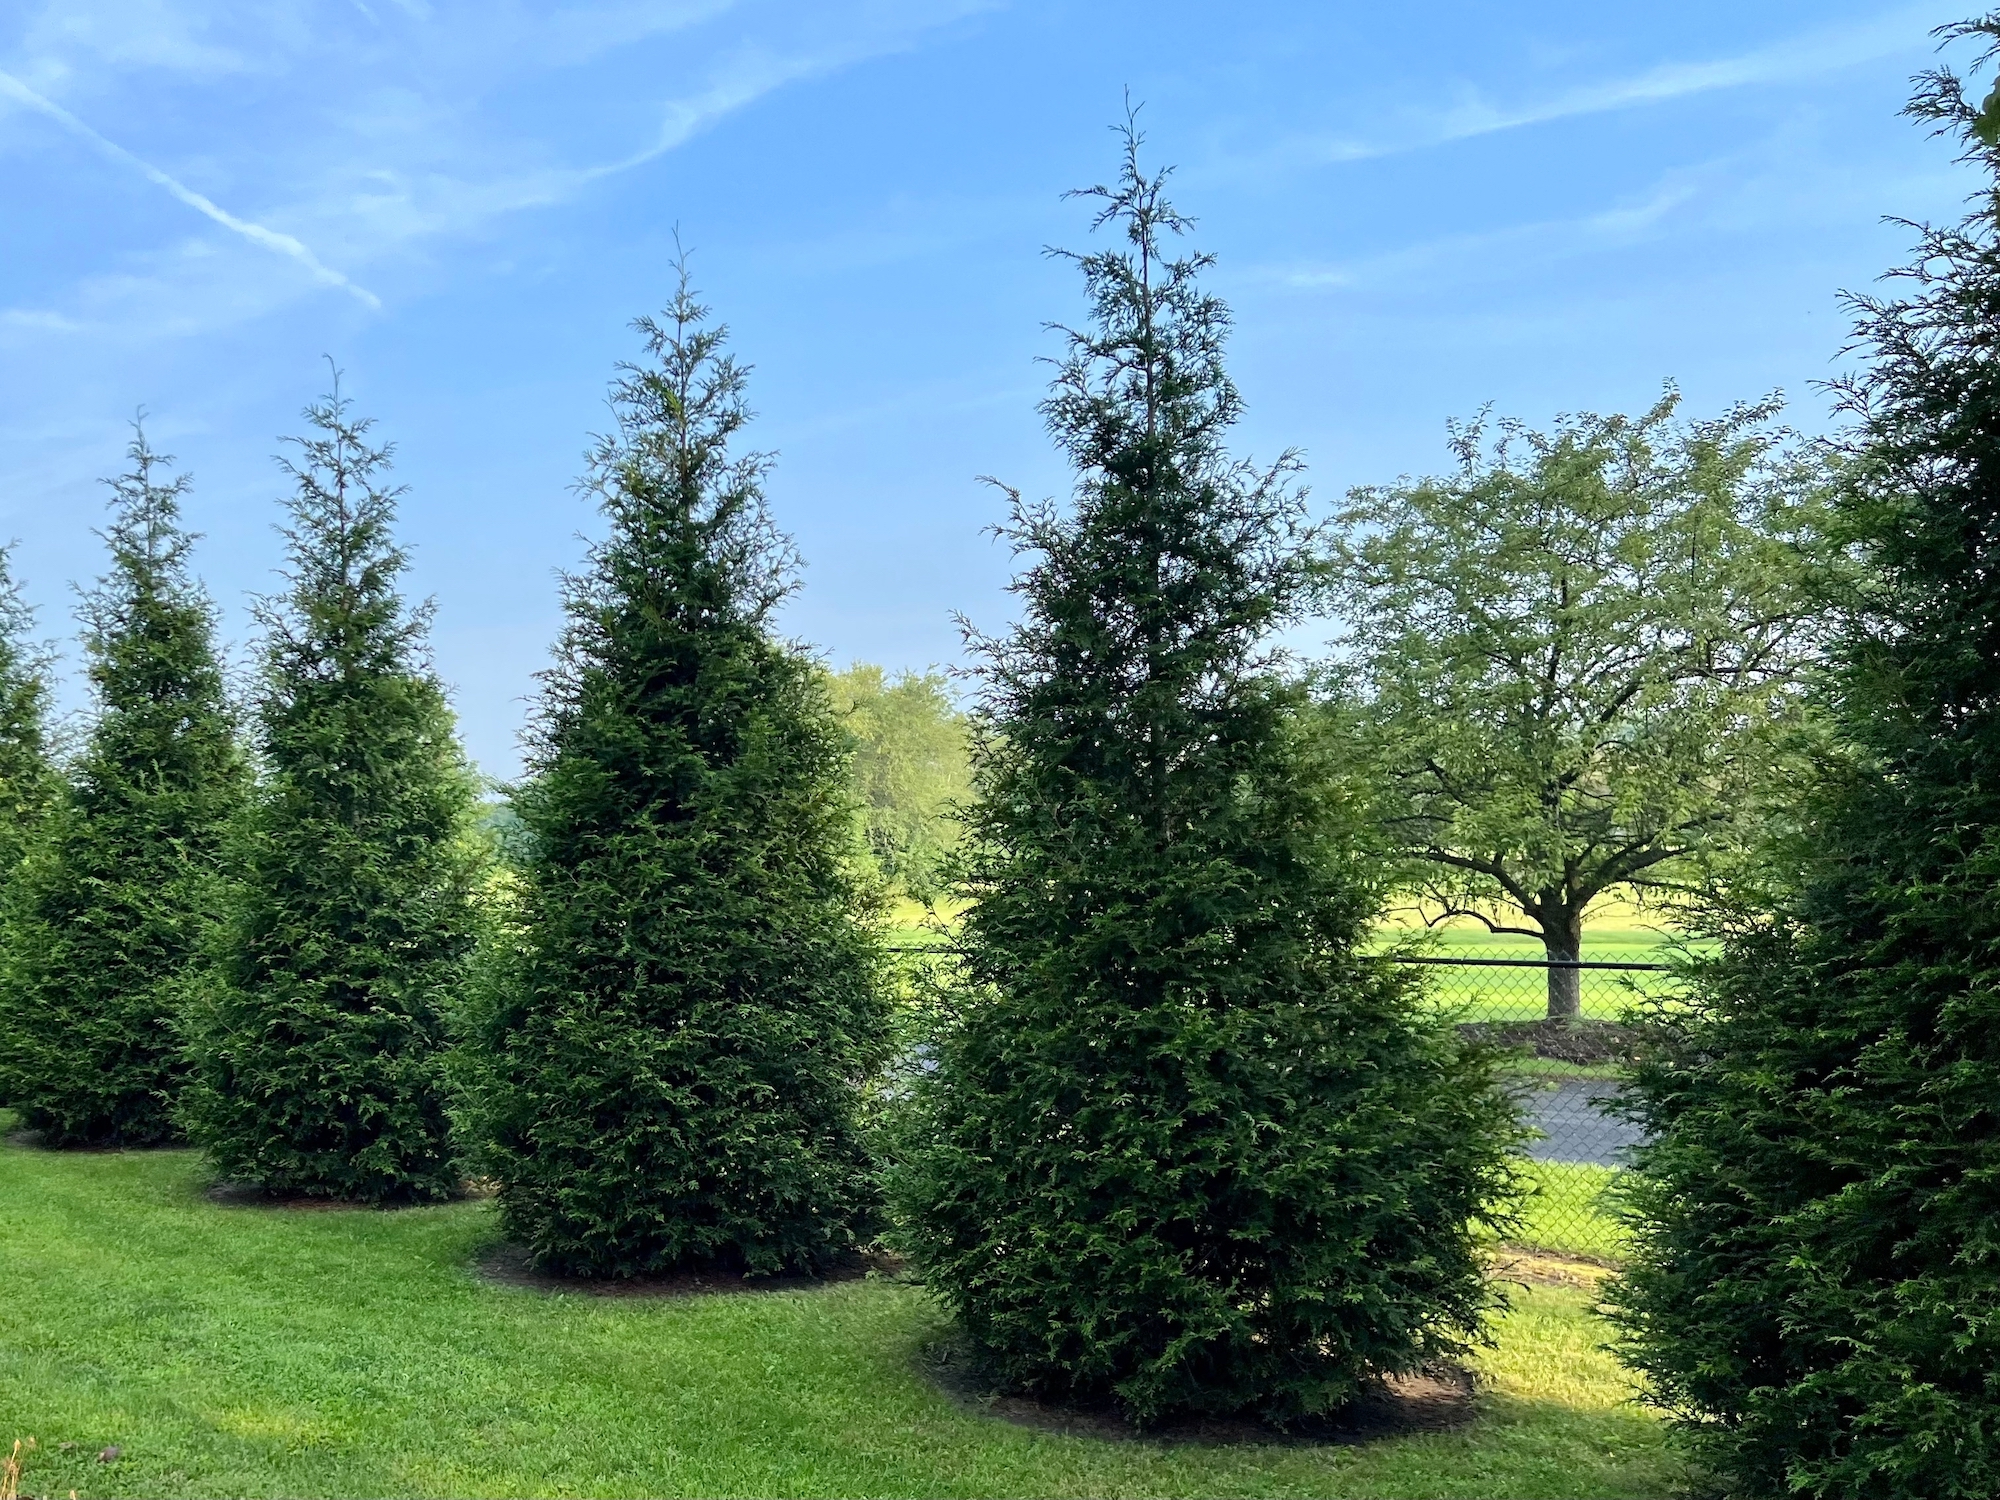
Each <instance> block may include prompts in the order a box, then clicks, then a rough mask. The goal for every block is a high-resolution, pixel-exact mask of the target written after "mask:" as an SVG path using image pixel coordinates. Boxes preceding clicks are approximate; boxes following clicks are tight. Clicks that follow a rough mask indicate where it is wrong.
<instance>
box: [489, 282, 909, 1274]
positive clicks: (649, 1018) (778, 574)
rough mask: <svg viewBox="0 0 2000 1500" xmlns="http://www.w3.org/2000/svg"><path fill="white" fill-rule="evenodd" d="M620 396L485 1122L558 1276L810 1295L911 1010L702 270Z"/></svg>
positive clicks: (862, 1208) (508, 1215)
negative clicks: (778, 626) (883, 992)
mask: <svg viewBox="0 0 2000 1500" xmlns="http://www.w3.org/2000/svg"><path fill="white" fill-rule="evenodd" d="M670 318H671V321H670V322H669V323H668V324H666V325H665V326H656V325H655V324H653V323H652V322H651V321H650V320H647V321H642V322H641V323H640V324H639V327H640V328H641V330H642V331H643V332H644V333H645V335H646V338H647V347H648V350H649V352H650V353H651V354H652V355H653V356H654V357H655V359H656V361H657V363H656V364H655V365H653V366H649V367H647V368H643V369H640V368H630V369H628V370H627V372H626V375H625V377H624V378H623V379H621V380H620V381H619V382H618V384H617V385H616V387H615V388H614V392H613V394H614V402H615V406H616V409H617V412H618V418H619V428H618V433H617V435H616V436H615V437H613V438H611V439H608V440H606V441H605V442H604V443H603V444H602V445H601V446H600V448H599V449H598V451H597V453H596V455H595V459H594V462H593V465H592V474H591V479H590V481H589V482H590V486H591V489H592V490H593V491H594V493H595V494H596V495H597V496H598V497H599V499H600V502H601V504H602V506H603V510H604V513H605V516H606V518H607V520H608V521H609V523H610V528H609V535H608V536H607V537H606V539H605V540H604V541H603V542H602V543H601V544H599V546H598V547H597V548H596V549H595V550H594V552H593V554H592V557H591V563H590V567H589V568H588V569H587V570H586V571H585V572H584V573H583V574H581V575H580V576H578V577H576V578H574V579H572V580H571V581H570V585H569V590H568V597H567V601H566V602H567V608H568V612H569V626H568V629H567V631H566V633H565V634H564V636H563V639H562V641H561V643H560V645H559V647H558V650H557V666H556V668H555V669H554V671H552V672H551V673H550V674H549V677H548V681H547V689H546V694H545V697H544V700H543V703H542V708H541V714H540V720H539V726H538V730H537V737H536V740H535V743H534V746H533V754H532V760H531V765H532V775H531V777H530V779H529V781H528V782H527V784H526V785H525V786H524V787H523V788H522V789H521V790H520V792H519V795H518V797H517V799H516V806H517V808H518V810H519V813H520V818H521V825H522V831H523V834H524V837H523V839H522V843H523V844H524V845H525V848H526V857H525V859H524V860H523V862H522V864H521V867H520V870H519V880H520V908H519V912H518V925H517V926H516V927H515V928H514V929H513V930H512V932H511V933H510V935H509V940H508V942H507V944H506V945H505V947H504V949H503V951H501V952H500V953H499V954H497V955H496V960H495V964H494V971H493V974H492V976H491V983H490V988H489V991H488V994H487V998H486V1002H485V1005H484V1008H483V1011H482V1013H481V1015H480V1016H479V1018H478V1020H477V1022H476V1024H475V1026H474V1029H473V1034H472V1046H471V1049H470V1053H469V1064H468V1073H467V1118H468V1120H469V1121H471V1122H472V1126H471V1128H472V1130H473V1131H474V1133H476V1135H477V1136H478V1137H479V1138H480V1139H481V1140H482V1142H483V1149H484V1154H485V1158H486V1162H487V1165H488V1168H489V1170H490V1171H491V1172H492V1173H493V1175H494V1176H496V1177H497V1178H498V1179H499V1182H500V1214H501V1223H502V1225H503V1227H504V1228H505V1230H506V1232H507V1233H508V1234H509V1235H510V1236H512V1237H513V1238H514V1239H516V1240H518V1241H519V1242H520V1243H522V1244H523V1245H525V1246H526V1247H527V1248H528V1250H529V1251H530V1253H531V1254H532V1255H533V1257H534V1259H535V1261H536V1262H537V1263H538V1264H539V1265H542V1266H545V1267H549V1268H551V1269H555V1270H558V1271H565V1272H574V1273H578V1274H589V1275H613V1276H631V1275H639V1274H645V1273H652V1272H662V1271H669V1270H674V1269H679V1268H685V1267H695V1266H720V1267H726V1268H732V1269H743V1270H748V1271H752V1272H760V1273H761V1272H775V1271H780V1270H811V1269H815V1268H818V1267H823V1266H826V1265H827V1264H829V1263H830V1262H832V1261H834V1260H836V1259H837V1258H839V1257H840V1256H842V1255H843V1254H845V1253H847V1252H849V1251H851V1250H852V1248H853V1247H854V1246H855V1244H856V1242H857V1239H858V1237H859V1236H860V1235H861V1234H863V1233H864V1232H865V1231H866V1228H867V1225H868V1222H869V1219H870V1216H871V1213H872V1211H873V1205H874V1199H875V1191H874V1187H873V1184H872V1180H871V1171H870V1164H869V1162H868V1160H867V1159H866V1156H865V1153H864V1152H863V1151H862V1149H861V1146H860V1144H859V1140H858V1136H857V1131H856V1125H855V1116H856V1107H857V1102H858V1097H859V1087H860V1084H861V1081H862V1079H863V1078H864V1076H865V1075H866V1073H867V1071H868V1069H869V1065H870V1062H871V1059H872V1058H873V1056H874V1054H875V1053H876V1051H877V1049H878V1047H879V1045H880V1038H881V1034H882V1028H883V1013H882V1011H883V1008H882V1002H881V998H880V988H879V982H878V975H877V957H876V951H875V945H874V941H873V938H872V935H871V933H870V930H869V928H868V927H867V926H866V925H865V922H864V919H865V917H866V915H867V911H866V907H865V903H864V901H863V898H862V896H861V894H860V892H859V891H858V890H857V888H856V885H855V883H854V881H853V878H852V875H851V873H850V869H851V864H852V861H853V859H854V858H855V856H856V855H857V853H858V851H856V850H855V849H854V847H853V838H854V834H853V830H854V822H855V820H854V809H853V807H852V805H851V803H850V801H849V799H848V795H847V792H846V754H847V748H848V746H847V741H846V738H845V736H844V735H843V734H842V732H841V730H840V728H839V725H838V723H837V722H836V720H835V718H834V715H833V710H832V706H831V704H830V702H829V700H828V697H827V693H826V685H825V678H824V674H823V672H822V671H821V669H820V668H819V667H818V665H817V664H816V663H814V662H813V661H811V660H810V659H809V658H807V657H805V656H803V655H801V654H799V653H798V652H796V651H793V650H791V649H788V648H787V647H785V646H784V645H783V644H781V643H780V642H778V641H777V640H775V639H773V637H772V635H771V627H770V614H771V611H772V609H773V608H774V607H775V606H776V605H777V603H778V601H779V600H780V599H781V598H782V597H783V596H784V594H785V592H786V591H787V589H788V587H789V581H788V577H787V574H788V571H789V560H788V553H787V549H786V548H785V546H784V544H783V542H782V539H781V538H778V537H777V536H776V535H775V534H774V533H773V532H772V530H771V528H770V524H769V522H768V520H767V519H766V516H765V512H764V508H763V499H762V495H761V492H760V481H761V477H762V474H763V471H764V466H765V460H764V459H763V458H761V457H758V456H754V455H753V456H749V457H737V458H732V457H731V456H730V454H729V451H728V444H729V441H730V439H731V438H732V437H733V436H734V435H735V434H736V432H737V431H738V430H739V429H740V428H741V426H742V425H743V423H744V422H745V420H747V412H746V411H745V409H744V406H743V399H742V386H743V376H742V372H741V371H740V370H739V369H738V368H737V367H736V365H735V364H734V363H733V362H732V361H731V360H730V359H729V358H728V356H727V355H725V354H723V353H722V352H721V347H722V340H723V330H721V329H720V328H712V327H708V326H706V325H705V323H704V318H705V310H704V309H703V308H701V307H700V306H699V305H697V304H696V302H695V301H694V299H693V296H692V294H691V293H690V292H689V290H688V287H687V283H686V279H685V275H683V279H682V284H681V289H680V293H679V295H678V297H677V298H676V300H675V303H674V305H673V308H672V311H671V314H670Z"/></svg>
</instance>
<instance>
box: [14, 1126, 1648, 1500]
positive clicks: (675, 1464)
mask: <svg viewBox="0 0 2000 1500" xmlns="http://www.w3.org/2000/svg"><path fill="white" fill-rule="evenodd" d="M201 1180H202V1178H201V1170H200V1164H199V1162H198V1159H197V1158H195V1157H194V1156H193V1155H192V1154H190V1153H186V1152H148V1153H105V1154H79V1155H58V1154H52V1153H44V1152H39V1151H31V1150H26V1149H22V1148H20V1147H18V1146H7V1147H0V1197H4V1201H5V1202H6V1203H7V1205H8V1213H7V1215H6V1217H5V1219H4V1221H0V1264H4V1265H5V1266H6V1268H7V1278H8V1286H7V1292H8V1295H7V1296H6V1298H5V1299H0V1421H4V1422H5V1423H6V1424H7V1425H8V1426H10V1427H11V1428H12V1432H11V1433H7V1432H0V1441H4V1440H5V1439H6V1438H7V1437H10V1436H20V1437H23V1438H25V1437H28V1436H34V1437H37V1438H39V1439H40V1446H39V1448H38V1449H37V1450H36V1451H35V1452H34V1453H33V1454H32V1455H30V1456H29V1462H28V1468H27V1472H26V1474H25V1476H24V1478H23V1481H22V1484H23V1491H24V1493H42V1492H44V1491H47V1492H51V1493H56V1494H63V1493H67V1492H68V1491H69V1490H70V1489H71V1488H74V1489H76V1490H77V1491H78V1492H79V1493H80V1494H82V1495H85V1496H92V1495H106V1494H144V1495H222V1494H228V1495H272V1494H324V1495H349V1496H359V1495H517V1494H557V1493H561V1494H587V1495H679V1494H703V1495H725V1494H755V1495H771V1494H786V1495H822V1494H824V1495H906V1494H907V1495H968V1496H970V1495H1048V1494H1121V1495H1126V1494H1129V1495H1162V1496H1169V1495H1298V1496H1308V1495H1325V1496H1373V1497H1383V1500H1388V1497H1395V1496H1459V1497H1474V1496H1480V1497H1494V1496H1517V1497H1536V1496H1546V1497H1551V1500H1555V1497H1569V1496H1577V1497H1582V1496H1591V1497H1610V1496H1649V1495H1660V1494H1663V1493H1665V1492H1666V1490H1667V1489H1668V1488H1669V1485H1670V1481H1671V1478H1672V1471H1671V1467H1670V1464H1669V1461H1668V1458H1667V1456H1666V1454H1665V1450H1664V1448H1663V1446H1662V1440H1661V1433H1660V1429H1659V1427H1658V1426H1657V1424H1655V1423H1654V1422H1653V1421H1652V1420H1651V1419H1650V1418H1649V1417H1647V1416H1645V1415H1644V1414H1643V1413H1641V1412H1640V1411H1639V1410H1637V1409H1636V1408H1634V1407H1632V1406H1631V1405H1629V1404H1628V1403H1627V1401H1626V1397H1627V1395H1628V1389H1627V1386H1626V1383H1625V1380H1624V1378H1623V1376H1621V1375H1620V1373H1619V1371H1618V1369H1617V1367H1616V1366H1615V1365H1614V1364H1613V1363H1612V1362H1611V1361H1610V1360H1609V1358H1608V1357H1607V1356H1605V1355H1604V1354H1603V1353H1602V1351H1601V1349H1600V1348H1599V1345H1600V1343H1601V1341H1602V1331H1601V1325H1600V1324H1599V1323H1598V1322H1597V1321H1596V1320H1595V1319H1594V1317H1593V1316H1592V1313H1591V1310H1590V1308H1591V1299H1590V1297H1589V1296H1588V1295H1587V1294H1586V1293H1584V1292H1581V1291H1575V1290H1566V1289H1564V1288H1560V1287H1536V1288H1532V1289H1529V1290H1526V1291H1516V1292H1515V1293H1514V1294H1513V1298H1514V1300H1513V1305H1512V1307H1511V1309H1510V1310H1509V1311H1508V1312H1507V1313H1506V1314H1505V1315H1504V1316H1502V1317H1501V1318H1500V1319H1499V1320H1498V1322H1497V1324H1496V1331H1497V1333H1498V1336H1499V1346H1498V1348H1496V1349H1495V1350H1493V1351H1491V1352H1489V1353H1488V1354H1486V1355H1484V1356H1482V1358H1481V1360H1480V1364H1479V1368H1480V1370H1481V1373H1482V1375H1483V1378H1484V1380H1485V1382H1486V1385H1485V1394H1484V1396H1483V1397H1482V1408H1481V1414H1480V1416H1479V1417H1478V1419H1477V1420H1476V1422H1475V1423H1474V1424H1473V1425H1471V1426H1470V1427H1468V1428H1465V1429H1463V1430H1461V1431H1458V1432H1453V1433H1446V1434H1429V1435H1423V1436H1415V1437H1408V1438H1402V1439H1396V1440H1389V1441H1384V1442H1380V1443H1376V1444H1372V1445H1368V1446H1365V1447H1352V1448H1320V1447H1296V1446H1294V1447H1287V1446H1261V1447H1260V1446H1247V1447H1233V1448H1202V1447H1187V1446H1178V1447H1176V1446H1169V1445H1163V1444H1155V1443H1139V1442H1107V1441H1102V1440H1097V1439H1091V1438H1084V1437H1074V1436H1057V1435H1052V1434H1049V1433H1044V1432H1037V1431H1031V1430H1027V1429H1024V1428H1020V1427H1016V1426H1011V1425H1008V1424H1007V1423H1004V1422H1001V1421H998V1420H996V1419H994V1418H991V1417H989V1416H987V1415H984V1414H983V1413H981V1412H980V1411H978V1410H976V1409H972V1408H968V1407H966V1406H964V1405H962V1404H960V1403H959V1402H956V1401H954V1400H952V1399H951V1398H949V1397H947V1396H945V1395H943V1394H941V1393H940V1392H939V1391H937V1390H936V1389H934V1388H933V1387H932V1386H931V1385H930V1384H928V1383H927V1381H926V1380H925V1379H924V1378H923V1377H922V1375H921V1374H920V1373H919V1369H918V1358H917V1356H918V1351H919V1349H920V1347H921V1346H922V1345H923V1344H924V1343H925V1342H926V1341H927V1340H929V1339H932V1338H934V1337H936V1335H937V1334H938V1332H939V1321H938V1316H937V1314H936V1312H935V1311H934V1310H933V1309H932V1307H931V1305H930V1304H929V1303H928V1302H927V1300H926V1299H925V1297H924V1295H923V1293H922V1292H921V1290H920V1289H918V1288H914V1287H911V1286H906V1285H901V1284H896V1283H891V1282H884V1281H880V1280H875V1281H865V1282H851V1283H847V1284H844V1285H838V1286H833V1287H829V1288H826V1289H822V1290H815V1291H803V1292H781V1293H770V1294H763V1295H734V1296H710V1297H702V1298H695V1299H687V1300H680V1301H649V1300H641V1299H623V1298H618V1299H603V1298H592V1297H586V1296H576V1295H571V1296H549V1295H545V1294H541V1293H535V1292H529V1291H520V1290H505V1289H501V1288H496V1287H493V1286H489V1285H486V1284H484V1283H482V1282H481V1281H479V1280H478V1279H476V1278H475V1277H474V1276H473V1275H472V1274H471V1271H470V1269H469V1268H470V1266H471V1264H472V1263H473V1261H474V1260H475V1258H476V1256H477V1255H478V1253H479V1252H480V1250H481V1247H482V1246H483V1245H485V1244H486V1243H488V1241H489V1238H490V1235H491V1233H492V1219H491V1216H490V1213H489V1210H488V1208H487V1206H485V1205H483V1204H477V1203H461V1204H454V1205H448V1206H445V1207H440V1208H427V1209H414V1210H408V1211H404V1212H400V1213H371V1212H366V1211H352V1210H328V1211H321V1212H306V1213H301V1212H294V1211H283V1210H273V1209H258V1208H244V1207H223V1206H220V1205H217V1204H215V1203H212V1202H209V1201H207V1200H206V1199H205V1198H203V1197H202V1196H201V1194H200V1191H199V1188H200V1185H201ZM63 1444H72V1445H74V1446H72V1447H70V1448H67V1449H65V1448H64V1447H63V1446H62V1445H63ZM109 1444H117V1445H118V1446H119V1447H120V1449H121V1450H122V1456H121V1457H120V1458H119V1459H118V1460H117V1462H115V1463H112V1464H98V1463H97V1462H96V1461H95V1455H96V1454H97V1453H98V1452H99V1451H100V1450H101V1449H103V1448H104V1447H105V1446H106V1445H109Z"/></svg>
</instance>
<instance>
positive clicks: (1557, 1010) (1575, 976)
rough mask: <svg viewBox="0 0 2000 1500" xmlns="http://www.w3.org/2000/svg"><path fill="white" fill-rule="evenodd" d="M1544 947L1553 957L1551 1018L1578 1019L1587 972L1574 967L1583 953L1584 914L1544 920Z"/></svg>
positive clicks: (1551, 964) (1551, 963)
mask: <svg viewBox="0 0 2000 1500" xmlns="http://www.w3.org/2000/svg"><path fill="white" fill-rule="evenodd" d="M1542 947H1543V949H1544V950H1545V952H1546V953H1547V955H1548V960H1549V971H1548V974H1549V1019H1550V1020H1551V1021H1563V1022H1568V1021H1574V1020H1576V1019H1577V1017H1578V1016H1580V1015H1582V1014H1583V974H1582V972H1581V971H1580V970H1578V969H1577V968H1575V967H1574V965H1575V964H1576V962H1577V960H1578V959H1580V958H1581V957H1582V956H1583V913H1582V912H1580V911H1579V912H1574V913H1570V914H1567V915H1565V916H1563V917H1562V918H1560V919H1558V920H1556V921H1545V922H1543V924H1542Z"/></svg>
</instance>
